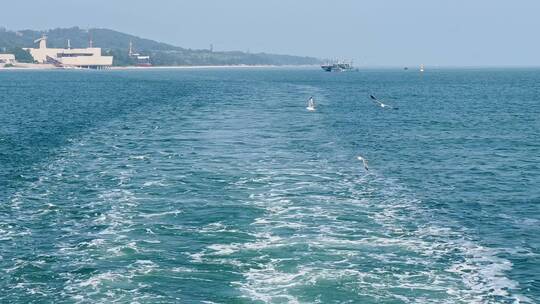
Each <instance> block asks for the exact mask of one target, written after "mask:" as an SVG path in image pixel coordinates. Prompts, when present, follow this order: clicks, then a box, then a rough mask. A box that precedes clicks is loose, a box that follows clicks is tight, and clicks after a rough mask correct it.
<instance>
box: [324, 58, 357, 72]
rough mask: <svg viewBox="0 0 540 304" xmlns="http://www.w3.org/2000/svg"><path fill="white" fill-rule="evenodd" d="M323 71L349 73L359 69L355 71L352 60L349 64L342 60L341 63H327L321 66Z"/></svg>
mask: <svg viewBox="0 0 540 304" xmlns="http://www.w3.org/2000/svg"><path fill="white" fill-rule="evenodd" d="M321 69H323V70H324V71H326V72H348V71H358V69H355V68H354V66H353V62H352V60H351V61H349V62H346V61H343V60H340V61H337V60H336V61H334V62H327V63H325V64H323V65H321Z"/></svg>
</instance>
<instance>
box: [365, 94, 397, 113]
mask: <svg viewBox="0 0 540 304" xmlns="http://www.w3.org/2000/svg"><path fill="white" fill-rule="evenodd" d="M369 98H371V100H373V102H375V103H376V104H378V105H379V106H381V108H389V109H394V110H397V109H398V108H395V107H392V106H390V105H387V104H385V103H383V102H382V101H380V100H378V99H377V97H375V96H373V95H369Z"/></svg>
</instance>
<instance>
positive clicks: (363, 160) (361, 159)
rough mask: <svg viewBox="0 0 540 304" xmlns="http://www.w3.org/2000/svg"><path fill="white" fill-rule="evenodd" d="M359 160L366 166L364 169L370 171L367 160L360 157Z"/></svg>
mask: <svg viewBox="0 0 540 304" xmlns="http://www.w3.org/2000/svg"><path fill="white" fill-rule="evenodd" d="M358 160H360V161H362V163H363V164H364V169H366V171H369V168H368V165H367V159H365V158H363V157H362V156H358Z"/></svg>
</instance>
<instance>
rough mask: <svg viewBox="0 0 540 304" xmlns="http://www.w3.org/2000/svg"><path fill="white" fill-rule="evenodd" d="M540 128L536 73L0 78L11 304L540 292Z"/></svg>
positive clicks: (539, 297) (443, 297)
mask: <svg viewBox="0 0 540 304" xmlns="http://www.w3.org/2000/svg"><path fill="white" fill-rule="evenodd" d="M369 94H374V95H375V96H377V97H379V98H380V99H383V100H385V101H386V102H387V103H388V104H391V105H393V106H397V107H399V110H389V109H383V108H380V107H377V106H376V105H374V104H373V103H371V102H370V101H369V99H368V96H369ZM309 96H314V98H315V100H316V102H317V103H318V109H317V111H316V112H313V113H312V112H308V111H306V109H305V107H306V103H305V102H306V99H307V98H308V97H309ZM539 118H540V70H537V69H522V70H519V69H513V70H512V69H510V70H497V69H484V70H472V69H469V70H466V69H462V70H444V69H442V70H428V71H426V72H425V73H424V74H419V73H417V72H415V71H397V70H396V71H393V70H367V71H361V72H358V73H324V72H321V71H319V70H318V69H221V70H219V69H215V70H212V69H208V70H143V71H105V72H95V71H94V72H89V71H34V72H31V71H14V72H1V73H0V290H1V292H0V302H1V303H536V302H539V301H540V166H539V164H540V119H539ZM358 155H362V156H364V157H365V158H367V159H368V161H369V166H370V171H369V172H366V171H365V170H364V169H363V167H362V164H361V163H360V162H359V161H358V160H357V159H356V158H357V156H358Z"/></svg>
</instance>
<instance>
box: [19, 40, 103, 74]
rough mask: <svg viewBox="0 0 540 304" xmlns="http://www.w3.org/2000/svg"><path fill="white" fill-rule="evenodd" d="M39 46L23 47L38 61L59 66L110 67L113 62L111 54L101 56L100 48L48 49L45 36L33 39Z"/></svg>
mask: <svg viewBox="0 0 540 304" xmlns="http://www.w3.org/2000/svg"><path fill="white" fill-rule="evenodd" d="M35 42H36V43H37V42H39V48H38V49H33V48H28V49H25V50H27V51H28V52H30V55H32V57H33V58H34V60H35V61H36V62H38V63H52V64H55V65H57V66H61V67H76V68H95V69H101V68H105V67H110V66H112V64H113V57H112V56H101V48H85V49H72V48H67V49H50V48H47V37H46V36H43V37H42V38H40V39H38V40H36V41H35Z"/></svg>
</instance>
